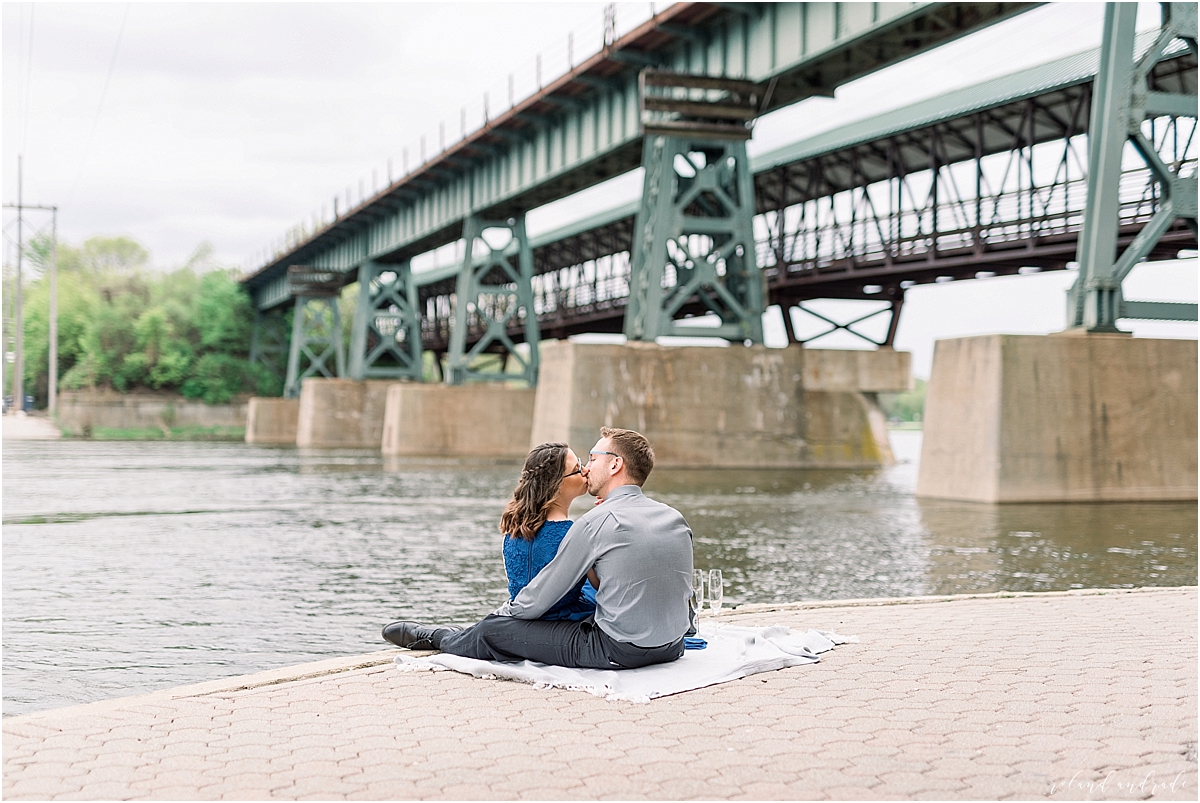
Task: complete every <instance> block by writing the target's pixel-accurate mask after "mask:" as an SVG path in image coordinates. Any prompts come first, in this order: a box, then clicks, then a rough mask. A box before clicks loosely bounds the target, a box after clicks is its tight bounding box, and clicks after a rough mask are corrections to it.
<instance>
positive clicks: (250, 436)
mask: <svg viewBox="0 0 1200 803" xmlns="http://www.w3.org/2000/svg"><path fill="white" fill-rule="evenodd" d="M299 418H300V400H299V399H274V398H265V397H262V396H255V397H254V398H252V399H250V402H249V404H248V405H247V407H246V443H258V444H265V445H283V444H292V445H294V444H295V443H296V423H297V421H298V420H299Z"/></svg>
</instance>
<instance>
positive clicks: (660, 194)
mask: <svg viewBox="0 0 1200 803" xmlns="http://www.w3.org/2000/svg"><path fill="white" fill-rule="evenodd" d="M641 101H642V124H643V128H644V130H645V134H646V136H645V140H644V145H643V151H642V164H643V166H644V168H645V171H646V177H645V183H644V185H643V190H642V203H641V207H640V209H639V210H638V213H637V218H636V221H635V223H634V229H633V253H632V260H631V266H630V288H629V306H628V307H627V308H626V312H625V336H626V337H627V338H628V339H629V340H631V341H648V342H653V341H654V339H655V338H657V337H661V336H663V335H685V336H692V337H695V336H701V337H703V336H709V337H721V338H724V339H726V340H731V341H735V342H747V343H762V339H763V333H762V315H763V311H764V310H765V309H766V307H765V300H766V286H765V285H766V283H765V281H764V278H763V276H762V274H761V272H760V271H759V269H758V264H757V260H756V259H755V242H754V227H753V219H754V213H755V204H754V178H753V175H752V173H751V171H750V161H749V159H748V157H747V156H746V141H747V140H748V139H749V138H750V134H751V129H750V127H749V125H748V123H749V121H751V120H752V119H753V118H754V117H755V116H756V115H757V114H758V111H759V108H760V106H761V104H760V98H759V89H758V87H757V85H755V84H752V83H749V82H746V81H735V80H729V79H723V78H709V77H706V76H693V75H678V74H674V73H669V72H664V71H657V70H645V71H643V72H642V75H641ZM704 313H713V314H715V315H716V316H717V318H718V319H719V321H720V323H719V324H718V325H717V326H714V327H697V326H686V325H685V326H681V325H680V324H679V322H678V320H677V319H678V318H680V317H683V316H684V315H696V314H704Z"/></svg>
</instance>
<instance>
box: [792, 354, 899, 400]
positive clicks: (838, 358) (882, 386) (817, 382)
mask: <svg viewBox="0 0 1200 803" xmlns="http://www.w3.org/2000/svg"><path fill="white" fill-rule="evenodd" d="M912 387H913V380H912V355H911V354H909V353H908V352H907V351H895V350H893V349H888V348H881V349H878V350H875V351H854V350H850V349H805V350H804V389H805V390H840V391H853V392H859V393H903V392H904V391H906V390H912Z"/></svg>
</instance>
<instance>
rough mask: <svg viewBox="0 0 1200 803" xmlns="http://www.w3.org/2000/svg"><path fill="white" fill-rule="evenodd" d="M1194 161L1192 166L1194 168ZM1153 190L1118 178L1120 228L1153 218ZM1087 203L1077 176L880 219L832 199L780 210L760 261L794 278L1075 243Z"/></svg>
mask: <svg viewBox="0 0 1200 803" xmlns="http://www.w3.org/2000/svg"><path fill="white" fill-rule="evenodd" d="M1195 163H1196V162H1195V160H1194V159H1192V160H1190V164H1191V165H1192V166H1193V167H1194V165H1195ZM1155 188H1156V185H1155V183H1154V182H1153V181H1152V180H1151V175H1150V171H1149V170H1147V169H1144V168H1143V169H1136V170H1130V171H1127V172H1126V173H1125V174H1124V175H1122V177H1121V182H1120V199H1121V200H1120V225H1122V226H1134V225H1141V224H1144V223H1146V222H1147V221H1148V220H1149V219H1150V218H1151V217H1152V216H1153V214H1154V211H1155V209H1156V202H1157V198H1156V189H1155ZM1086 197H1087V181H1086V179H1083V178H1079V179H1073V180H1071V181H1067V182H1061V183H1058V184H1055V185H1051V186H1035V187H1030V188H1027V189H1021V190H1015V191H1007V192H1001V193H999V194H997V195H994V196H991V197H988V198H983V199H968V200H966V201H956V202H953V203H944V204H939V205H937V206H936V207H926V208H922V209H906V210H900V211H893V212H888V213H886V214H883V215H879V216H864V217H855V216H854V215H851V214H848V213H847V212H846V211H845V210H842V214H841V215H839V210H838V208H837V201H838V199H836V198H834V199H820V200H818V201H809V202H807V203H805V204H802V205H798V206H797V207H791V208H788V209H786V210H784V213H783V214H784V215H785V221H784V226H783V229H784V234H783V236H782V238H780V237H778V236H768V237H763V238H760V239H759V240H758V248H757V255H758V261H759V265H760V266H762V267H766V268H770V267H773V266H776V265H779V264H785V265H786V266H787V270H788V272H792V273H794V272H798V271H813V270H822V269H826V268H830V267H835V266H841V267H846V268H851V267H856V266H867V265H872V264H899V263H906V262H916V261H921V260H928V259H930V258H935V257H936V256H937V255H938V254H944V253H959V252H962V251H971V252H974V253H983V252H987V251H994V250H996V249H1003V248H1008V247H1010V246H1012V245H1014V244H1023V245H1033V244H1036V243H1037V242H1039V241H1044V240H1049V239H1054V238H1063V237H1067V238H1073V237H1074V236H1075V235H1076V234H1077V232H1078V231H1079V227H1080V226H1081V225H1082V223H1083V209H1084V202H1085V201H1086ZM976 220H978V221H979V222H978V223H976V222H975V221H976ZM945 222H950V224H951V225H950V227H946V226H945V225H944V224H945ZM935 226H936V228H935Z"/></svg>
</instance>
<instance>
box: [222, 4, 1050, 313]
mask: <svg viewBox="0 0 1200 803" xmlns="http://www.w3.org/2000/svg"><path fill="white" fill-rule="evenodd" d="M1035 5H1036V4H1034V3H873V4H864V3H796V2H794V3H778V4H773V3H762V4H748V5H747V6H745V8H739V10H738V11H736V12H730V11H728V10H723V9H721V8H719V7H717V6H715V5H713V4H708V3H676V4H674V5H672V6H670V7H668V8H666V9H664V10H663V11H662V12H660V13H659V14H658V15H656V16H655V17H654V19H653V20H650V21H648V22H647V23H645V24H644V25H642V26H641V27H639V28H638V29H637V30H635V31H633V32H631V33H630V34H628V35H627V36H624V37H622V38H621V39H620V40H618V41H617V42H614V43H613V44H612V46H611V47H608V48H606V49H605V50H604V51H602V52H600V53H597V54H596V55H595V56H593V57H592V58H590V59H588V60H587V61H586V62H585V63H583V64H581V65H579V66H577V67H576V68H574V69H573V70H572V71H571V72H570V73H569V74H567V75H565V76H562V77H561V78H559V79H557V80H555V81H553V82H552V83H551V84H550V85H548V86H546V87H544V88H543V89H542V90H540V91H539V92H538V93H536V94H535V95H533V96H532V97H530V98H527V99H525V100H524V101H521V102H519V103H518V104H517V105H516V107H515V108H514V109H511V110H509V111H507V112H505V113H504V114H502V115H500V116H499V117H497V118H496V119H495V120H493V121H491V122H489V123H488V125H487V126H485V127H484V128H483V129H480V130H479V131H476V132H474V133H473V134H471V135H470V136H469V137H468V138H467V140H465V141H463V142H460V143H457V144H455V145H453V146H451V147H449V148H447V150H446V151H445V152H444V153H442V154H439V155H437V156H435V157H434V158H433V159H431V160H430V162H428V163H427V164H425V165H422V166H421V167H419V168H417V169H416V170H414V171H413V173H411V174H410V175H409V176H406V177H404V178H403V179H401V180H399V181H397V182H395V183H394V184H392V185H390V186H389V187H388V188H386V189H384V190H383V191H381V192H380V193H378V194H377V195H376V196H374V197H373V198H371V199H368V200H367V201H365V202H363V203H362V204H360V205H359V206H358V207H356V208H354V209H350V210H347V211H346V212H344V213H343V214H341V215H340V216H339V217H338V219H337V220H335V221H334V222H333V223H331V224H330V225H329V226H327V227H325V228H323V229H322V230H321V231H319V232H317V233H315V234H314V235H312V236H311V237H309V238H307V239H306V240H304V241H302V242H300V243H298V244H297V245H295V246H294V247H292V248H290V249H288V250H286V251H285V252H284V253H281V254H280V255H279V256H278V257H276V258H275V259H273V260H271V261H269V262H268V264H266V265H264V266H263V267H262V268H261V269H260V270H259V271H257V272H256V273H255V274H254V275H252V276H250V277H247V279H246V280H245V283H246V285H247V287H248V288H249V289H250V290H251V291H252V293H253V295H254V299H255V303H256V305H257V307H258V308H259V309H268V308H270V307H272V306H276V305H280V304H282V303H286V302H287V301H288V300H289V299H290V298H291V297H292V296H290V295H288V293H287V290H286V278H285V277H284V276H283V272H284V269H286V266H287V265H289V264H296V263H303V264H308V265H313V266H317V267H322V268H330V269H334V270H339V271H343V272H346V273H348V274H349V273H351V272H352V271H354V270H356V269H357V267H358V266H359V265H361V264H362V263H363V262H364V261H366V260H370V259H377V260H380V261H384V262H398V261H401V260H403V259H406V258H410V257H412V256H415V255H417V254H419V253H422V252H424V251H427V250H430V249H433V248H437V247H439V246H441V245H444V244H446V243H447V242H450V241H452V240H454V239H457V236H458V232H460V231H461V227H462V225H463V221H464V220H465V219H466V217H467V216H469V215H473V214H474V215H481V216H483V217H486V218H490V219H503V218H507V217H511V216H513V215H516V214H522V213H524V212H525V211H527V210H529V209H533V208H535V207H537V206H540V205H542V204H546V203H549V202H551V201H554V200H557V199H559V198H563V197H566V196H568V195H570V194H572V193H575V192H577V191H579V190H581V189H584V188H586V187H589V186H592V185H594V184H596V183H598V182H601V181H604V180H605V179H608V178H611V177H613V176H616V175H619V174H621V173H624V172H627V171H629V170H632V169H634V168H636V167H637V166H638V164H639V156H640V154H641V152H642V149H643V143H642V139H643V132H642V130H641V126H640V122H639V120H638V115H637V108H636V107H637V87H636V77H637V70H636V69H635V68H638V67H641V66H643V65H644V64H645V63H647V62H650V63H655V64H661V65H663V66H666V67H668V68H669V69H671V70H673V71H675V72H680V73H707V74H712V75H716V76H720V77H723V78H735V79H743V80H747V81H750V82H754V83H756V84H758V85H760V86H762V87H764V88H765V87H766V86H768V85H771V86H773V87H774V92H773V94H772V98H773V100H772V108H778V107H780V106H783V105H786V104H788V103H793V102H796V101H799V100H803V99H804V98H806V97H811V96H812V95H814V94H828V93H831V92H832V91H833V90H834V89H835V88H836V87H837V86H839V85H841V84H843V83H845V82H847V81H851V80H854V79H856V78H859V77H861V76H862V75H865V74H867V73H869V72H872V71H873V70H877V69H880V68H882V67H885V66H887V65H890V64H894V63H896V62H898V61H901V60H903V59H904V58H907V57H909V56H912V55H916V54H917V53H920V52H922V51H924V50H927V49H929V48H932V47H935V46H937V45H938V44H941V43H943V42H946V41H950V40H953V39H955V38H957V37H959V36H962V35H964V34H966V33H968V32H970V31H973V30H978V29H979V28H982V27H985V26H986V25H989V24H992V23H994V22H997V21H999V20H1002V19H1006V18H1008V17H1010V16H1012V15H1014V14H1017V13H1020V12H1022V11H1025V10H1027V9H1029V8H1032V7H1034V6H1035ZM662 26H666V27H662ZM680 29H684V30H687V31H691V32H692V35H691V36H684V35H682V34H681V33H680ZM672 32H674V33H672ZM631 62H632V64H631ZM531 118H540V119H541V120H542V121H543V125H540V126H530V125H529V124H528V121H529V120H530V119H531ZM501 132H503V133H501ZM485 146H486V147H491V148H492V150H491V153H490V154H489V155H487V156H485V157H483V158H481V159H479V160H478V161H477V162H476V163H475V164H474V165H473V166H471V167H468V168H466V169H465V170H464V169H463V168H462V167H461V164H462V162H463V161H464V158H463V157H465V156H466V155H467V154H473V153H478V152H479V151H480V150H481V147H485ZM452 162H457V163H458V164H459V165H460V167H459V168H458V169H456V170H455V171H453V172H452V173H445V172H444V171H442V170H441V167H442V166H444V165H446V164H449V163H452ZM418 186H419V187H420V192H419V193H418V194H417V195H415V196H414V195H413V194H412V193H411V192H409V190H411V189H412V188H415V187H418ZM385 199H386V203H384V201H385ZM397 200H399V201H400V202H401V203H399V204H397V203H396V201H397ZM377 205H379V206H386V207H387V210H386V213H385V214H383V215H376V214H375V213H374V212H373V211H372V207H375V206H377Z"/></svg>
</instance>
